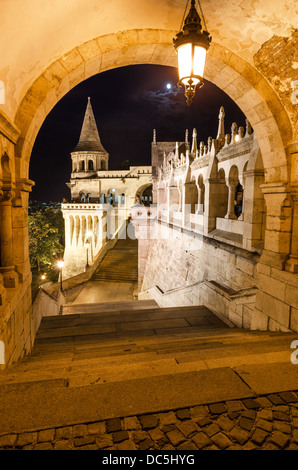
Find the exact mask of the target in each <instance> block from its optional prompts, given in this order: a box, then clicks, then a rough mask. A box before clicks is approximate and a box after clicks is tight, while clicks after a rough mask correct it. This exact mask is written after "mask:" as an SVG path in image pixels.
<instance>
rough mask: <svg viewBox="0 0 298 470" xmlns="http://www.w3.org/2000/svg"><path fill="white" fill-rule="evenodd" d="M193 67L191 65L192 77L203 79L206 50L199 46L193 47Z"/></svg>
mask: <svg viewBox="0 0 298 470" xmlns="http://www.w3.org/2000/svg"><path fill="white" fill-rule="evenodd" d="M194 48H195V52H194V65H193V73H194V75H199V76H200V77H203V75H204V68H205V60H206V53H207V51H206V49H204V47H200V46H194Z"/></svg>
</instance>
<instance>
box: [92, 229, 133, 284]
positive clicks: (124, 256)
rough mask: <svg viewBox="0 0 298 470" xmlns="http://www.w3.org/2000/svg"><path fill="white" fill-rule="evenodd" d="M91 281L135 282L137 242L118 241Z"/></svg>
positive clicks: (128, 239) (128, 240) (130, 240)
mask: <svg viewBox="0 0 298 470" xmlns="http://www.w3.org/2000/svg"><path fill="white" fill-rule="evenodd" d="M91 280H92V281H113V282H137V280H138V241H137V240H132V239H130V238H126V239H123V240H121V239H119V240H118V241H117V243H116V245H115V247H114V248H113V249H112V250H109V251H108V252H107V254H106V255H105V257H104V259H103V260H102V262H101V263H100V265H99V267H98V268H97V270H96V271H95V273H94V275H93V277H92V279H91Z"/></svg>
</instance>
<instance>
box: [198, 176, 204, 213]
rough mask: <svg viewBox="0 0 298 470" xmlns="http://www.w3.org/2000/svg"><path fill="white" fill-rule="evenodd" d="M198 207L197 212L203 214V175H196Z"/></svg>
mask: <svg viewBox="0 0 298 470" xmlns="http://www.w3.org/2000/svg"><path fill="white" fill-rule="evenodd" d="M197 188H198V207H197V211H196V212H197V214H203V213H204V210H205V184H204V178H203V175H199V177H198V184H197Z"/></svg>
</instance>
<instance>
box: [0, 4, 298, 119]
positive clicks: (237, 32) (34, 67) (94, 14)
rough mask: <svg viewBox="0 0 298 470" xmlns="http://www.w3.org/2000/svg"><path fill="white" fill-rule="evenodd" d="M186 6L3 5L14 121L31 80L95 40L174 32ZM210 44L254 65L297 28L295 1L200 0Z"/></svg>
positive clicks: (5, 77)
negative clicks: (267, 45)
mask: <svg viewBox="0 0 298 470" xmlns="http://www.w3.org/2000/svg"><path fill="white" fill-rule="evenodd" d="M185 4H186V1H185V0H142V1H141V2H140V1H139V0H125V1H123V0H71V1H70V0H1V2H0V16H1V30H0V40H1V64H0V80H2V81H3V82H4V84H5V88H6V97H7V99H6V103H5V104H4V105H1V106H0V109H2V110H3V111H4V112H5V113H6V115H7V116H8V117H10V118H11V119H12V120H13V119H14V115H15V113H16V110H17V108H18V105H19V103H20V101H21V99H22V98H23V97H24V95H25V93H26V91H27V90H28V89H29V88H30V86H31V84H32V83H33V82H34V80H35V79H36V78H37V77H38V76H39V75H41V74H42V72H43V71H44V70H46V69H47V67H48V66H49V65H50V64H51V63H53V62H55V61H56V60H57V59H59V58H60V57H62V56H63V55H64V54H67V53H68V52H69V51H71V50H72V49H73V48H75V47H77V46H80V45H82V44H84V43H85V42H87V41H90V40H92V39H93V38H96V37H99V36H103V35H109V34H115V33H119V32H121V31H128V30H134V29H138V30H141V29H155V30H167V31H169V30H172V31H173V32H176V31H177V30H178V29H179V27H180V23H181V19H182V15H183V12H184V8H185ZM201 4H202V8H203V11H204V14H205V17H206V21H207V25H208V29H209V31H210V33H211V34H212V36H213V40H214V42H216V43H217V44H220V45H222V46H224V47H225V48H227V49H228V50H230V51H232V52H234V53H235V54H237V55H238V56H239V57H241V58H243V59H245V61H247V62H249V63H250V64H252V65H253V56H254V54H255V53H256V52H257V51H258V50H259V49H260V47H261V45H262V44H263V43H264V42H265V41H267V40H269V39H270V38H272V37H273V36H274V35H278V36H285V37H287V36H290V34H291V31H292V30H293V27H297V2H296V0H233V1H232V0H231V1H229V2H227V1H226V0H201Z"/></svg>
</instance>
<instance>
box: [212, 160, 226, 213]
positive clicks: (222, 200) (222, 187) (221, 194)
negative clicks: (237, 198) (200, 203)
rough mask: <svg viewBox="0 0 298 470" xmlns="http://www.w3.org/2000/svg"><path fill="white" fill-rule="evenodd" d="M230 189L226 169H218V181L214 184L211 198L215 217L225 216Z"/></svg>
mask: <svg viewBox="0 0 298 470" xmlns="http://www.w3.org/2000/svg"><path fill="white" fill-rule="evenodd" d="M228 198H229V189H228V186H227V184H226V177H225V171H224V169H223V168H221V169H220V170H219V171H218V174H217V178H216V181H215V182H214V183H213V185H212V194H211V196H210V200H211V201H213V204H212V208H213V210H214V215H215V217H225V216H226V214H227V211H228Z"/></svg>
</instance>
